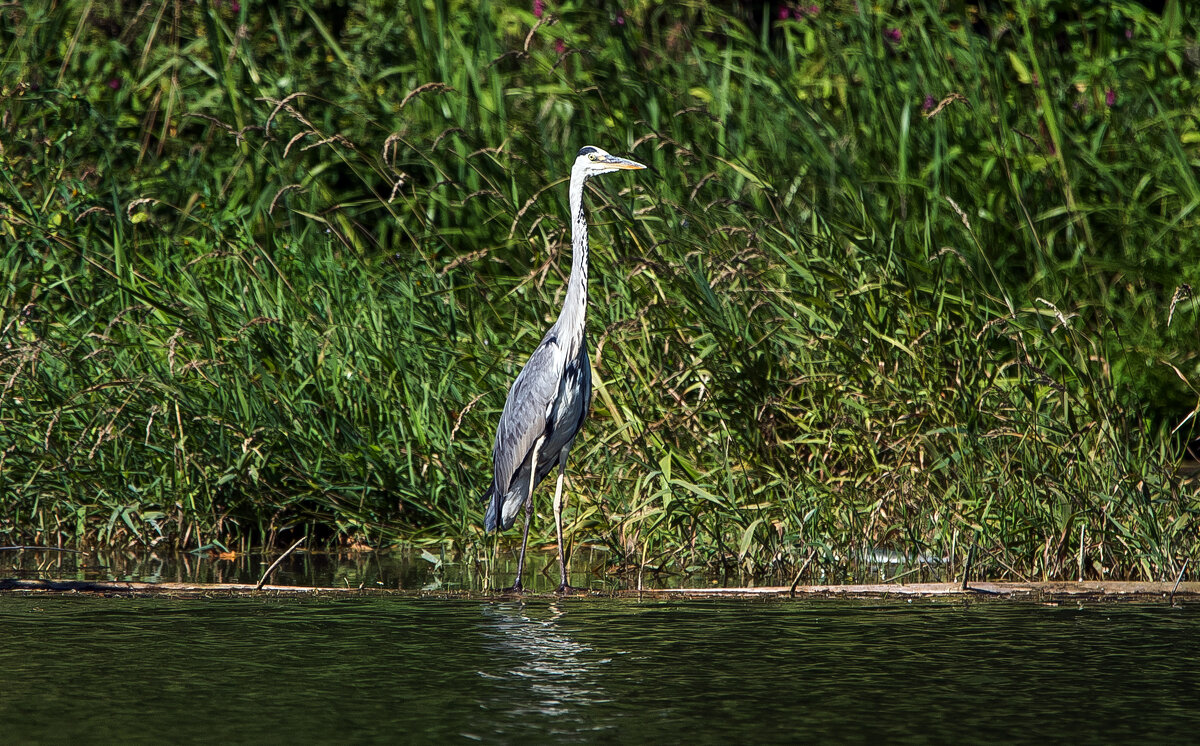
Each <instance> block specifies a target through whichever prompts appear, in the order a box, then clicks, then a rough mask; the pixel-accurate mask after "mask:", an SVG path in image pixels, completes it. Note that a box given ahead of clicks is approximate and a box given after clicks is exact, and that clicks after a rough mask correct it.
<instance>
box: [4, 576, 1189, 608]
mask: <svg viewBox="0 0 1200 746" xmlns="http://www.w3.org/2000/svg"><path fill="white" fill-rule="evenodd" d="M0 594H2V595H6V596H29V595H42V596H87V595H92V596H100V597H110V598H115V597H140V598H145V597H162V598H218V597H219V598H240V597H245V598H264V597H266V598H275V597H321V596H328V597H339V598H345V597H352V596H366V597H384V596H399V597H407V598H422V597H428V598H447V599H450V598H459V599H469V600H489V599H495V600H502V599H510V600H511V599H515V598H525V599H548V598H557V596H556V594H553V593H525V594H524V595H522V596H517V595H515V594H510V593H504V592H487V591H455V590H438V591H424V590H405V589H395V588H392V589H386V588H378V587H375V588H370V587H352V586H347V587H341V588H338V587H314V586H294V585H263V586H261V587H258V586H255V585H254V584H240V583H140V582H122V581H111V580H37V579H23V578H8V579H0ZM569 598H572V599H589V598H594V599H630V600H638V599H642V600H673V599H677V600H712V599H780V600H788V599H821V598H826V599H838V598H840V599H859V600H872V599H874V600H913V599H927V600H935V601H964V600H1006V601H1023V602H1038V603H1062V602H1074V601H1079V602H1084V601H1086V602H1108V601H1138V602H1160V603H1180V602H1194V601H1200V582H1187V583H1178V584H1176V583H1173V582H1170V583H1150V582H1138V581H1082V582H997V583H990V582H978V583H968V584H965V585H964V584H963V583H909V584H905V585H900V584H892V583H879V584H865V585H798V586H796V587H795V588H794V589H793V588H791V587H789V586H763V587H758V588H754V587H747V588H715V587H714V588H669V589H652V590H641V591H639V590H636V589H628V590H625V589H622V590H593V591H581V592H578V593H575V594H572V595H571V596H569Z"/></svg>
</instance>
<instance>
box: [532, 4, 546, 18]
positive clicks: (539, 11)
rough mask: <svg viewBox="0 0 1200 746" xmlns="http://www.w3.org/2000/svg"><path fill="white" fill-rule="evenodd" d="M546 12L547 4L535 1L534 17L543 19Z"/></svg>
mask: <svg viewBox="0 0 1200 746" xmlns="http://www.w3.org/2000/svg"><path fill="white" fill-rule="evenodd" d="M545 12H546V3H544V2H542V0H533V17H534V18H541V17H542V15H544V14H545Z"/></svg>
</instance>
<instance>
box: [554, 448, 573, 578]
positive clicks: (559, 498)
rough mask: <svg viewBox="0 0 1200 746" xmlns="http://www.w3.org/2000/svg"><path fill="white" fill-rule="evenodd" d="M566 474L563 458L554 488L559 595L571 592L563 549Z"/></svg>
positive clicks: (565, 464)
mask: <svg viewBox="0 0 1200 746" xmlns="http://www.w3.org/2000/svg"><path fill="white" fill-rule="evenodd" d="M566 472H567V459H566V457H565V456H564V457H563V458H561V459H559V462H558V484H556V485H555V486H554V528H555V530H556V531H557V533H558V571H559V578H560V579H561V580H562V583H561V584H560V585H559V586H558V592H559V593H565V592H567V591H569V590H571V585H570V583H568V582H567V554H566V552H565V551H564V549H563V524H562V513H563V508H565V507H566V505H567V498H566V495H564V494H563V477H564V476H565V475H566Z"/></svg>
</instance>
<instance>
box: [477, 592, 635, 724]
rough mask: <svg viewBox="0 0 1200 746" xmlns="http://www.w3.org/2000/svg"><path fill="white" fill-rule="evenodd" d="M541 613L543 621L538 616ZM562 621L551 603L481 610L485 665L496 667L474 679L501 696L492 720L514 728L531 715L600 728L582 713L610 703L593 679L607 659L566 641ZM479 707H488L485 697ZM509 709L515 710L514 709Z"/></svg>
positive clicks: (558, 609)
mask: <svg viewBox="0 0 1200 746" xmlns="http://www.w3.org/2000/svg"><path fill="white" fill-rule="evenodd" d="M543 611H544V612H546V613H545V614H544V615H543V614H540V613H539V612H543ZM539 616H541V617H542V618H539ZM564 616H565V612H564V610H563V609H562V608H561V607H560V606H559V605H558V604H557V603H552V604H550V605H549V606H548V607H536V608H534V607H528V606H526V604H524V603H501V604H491V605H488V606H485V607H484V608H483V618H484V630H483V633H484V636H485V639H486V643H485V644H486V646H487V648H488V660H489V661H492V662H494V663H495V664H497V665H496V667H494V668H492V669H490V670H488V671H480V672H479V675H480V676H481V677H483V678H484V679H487V680H489V681H491V682H494V683H495V684H496V685H497V686H499V687H500V688H502V689H503V690H504V693H503V695H502V696H501V697H499V698H498V700H497V701H498V702H500V703H502V706H501V708H500V709H501V712H500V713H498V714H502V715H503V716H504V718H505V719H507V718H509V717H511V718H513V722H514V723H519V722H521V718H522V717H524V716H527V715H534V714H536V715H542V716H552V717H561V718H564V719H565V720H569V721H577V722H575V723H574V727H582V728H585V729H586V728H593V727H601V726H597V724H596V723H593V722H592V720H591V719H590V718H586V717H585V713H586V711H587V710H588V708H591V707H593V706H595V705H598V704H602V703H606V702H610V701H611V699H612V698H611V697H610V696H609V694H608V693H607V692H606V691H605V690H604V689H603V687H602V686H601V685H600V682H599V679H600V678H601V675H602V667H603V666H605V665H607V664H608V663H610V662H611V660H612V659H611V658H596V657H595V651H594V650H593V648H592V647H591V646H590V645H588V644H586V643H582V642H579V641H577V640H574V639H572V637H571V635H570V632H569V630H568V629H566V628H565V626H564V625H563V624H562V623H561V622H562V620H563V617H564ZM514 687H525V688H527V692H525V693H522V694H518V693H516V692H514V690H513V688H514ZM484 701H488V700H487V698H486V697H485V698H484ZM513 703H519V704H517V705H516V706H515V707H514V706H513ZM610 725H611V724H609V725H605V726H603V727H604V728H607V727H610Z"/></svg>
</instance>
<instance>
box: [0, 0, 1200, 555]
mask: <svg viewBox="0 0 1200 746" xmlns="http://www.w3.org/2000/svg"><path fill="white" fill-rule="evenodd" d="M1185 5H1187V4H1184V3H1178V2H1167V3H1165V4H1164V6H1163V7H1162V8H1161V9H1160V10H1156V11H1151V10H1147V9H1146V8H1145V7H1143V6H1141V5H1137V4H1131V3H1113V4H1102V5H1101V4H1092V3H1082V2H1067V1H1064V0H1036V1H1035V0H1028V1H1026V2H1015V3H1008V4H999V5H990V4H979V5H977V4H970V3H954V2H949V3H934V2H883V3H878V4H875V5H873V6H870V7H868V6H867V5H866V4H856V3H853V2H837V1H835V2H826V3H820V4H817V5H813V4H800V5H795V4H788V3H784V4H779V3H765V4H764V3H744V4H740V3H733V4H729V3H708V2H687V3H662V4H659V3H652V2H641V1H638V2H630V3H627V4H618V3H615V2H564V3H556V2H546V3H532V4H528V5H526V4H518V5H510V4H504V3H486V2H485V3H478V4H476V3H461V2H448V1H447V2H443V1H438V0H433V1H431V2H416V1H413V2H409V3H407V4H400V5H398V6H397V5H395V4H393V3H382V2H364V3H344V2H337V1H336V0H325V1H317V0H286V1H285V2H280V3H256V2H249V1H247V2H243V3H240V4H239V3H237V2H228V1H226V2H217V1H216V0H201V1H200V2H188V1H185V0H147V1H146V2H141V3H137V2H128V3H121V2H116V3H111V4H96V3H91V2H86V1H85V0H63V1H62V2H58V3H44V4H39V3H24V4H19V5H16V4H10V5H6V6H4V7H2V8H0V40H2V42H3V49H4V51H3V53H2V55H0V72H2V74H0V80H2V81H3V84H2V86H0V145H2V147H3V150H2V152H0V234H2V235H3V239H2V242H0V272H2V282H0V384H2V388H0V542H11V543H23V542H32V543H39V544H55V545H70V546H85V545H113V546H160V547H162V546H173V547H179V548H184V549H193V548H196V547H199V546H207V545H212V544H221V545H230V546H233V545H237V546H243V547H244V546H247V545H250V544H258V543H267V544H276V543H282V542H284V541H286V540H290V539H292V538H294V537H295V536H296V535H298V534H301V533H305V534H309V535H311V536H313V537H315V538H317V539H321V540H324V541H328V542H336V543H342V544H349V545H354V546H363V545H367V546H373V547H385V546H388V545H390V544H394V543H396V542H451V543H453V544H454V545H455V546H457V547H460V548H464V547H466V548H469V547H476V546H480V541H481V540H482V535H481V532H480V528H479V526H480V523H481V512H482V506H481V505H480V502H479V498H480V495H481V494H482V493H483V491H484V489H485V488H486V486H487V481H488V479H489V478H490V444H491V436H492V428H493V427H494V423H495V421H496V418H497V417H498V414H499V410H500V408H501V407H502V405H503V401H504V395H505V391H506V389H507V386H508V383H509V382H510V381H511V380H512V378H513V377H514V376H515V374H516V372H517V371H518V370H519V367H520V365H521V364H522V363H523V362H524V360H525V358H526V356H527V355H528V353H529V352H530V351H531V350H532V348H533V346H534V345H535V344H536V343H537V340H538V339H539V338H540V336H541V334H542V332H543V330H544V329H545V328H546V326H547V325H548V324H549V323H550V322H551V321H552V320H553V318H554V316H555V315H556V313H557V308H558V306H559V304H560V303H561V301H562V297H563V294H564V287H565V280H566V277H565V273H566V272H567V270H568V268H569V246H570V244H569V235H568V225H567V222H566V221H565V220H564V215H565V214H566V204H565V202H566V187H565V183H564V181H563V180H564V179H565V177H566V175H567V168H568V167H569V164H570V162H571V160H572V158H573V155H574V153H575V152H576V151H577V150H578V148H579V147H580V146H581V145H583V144H595V145H599V146H601V147H604V148H606V149H608V150H611V151H613V152H618V153H622V154H629V155H631V156H632V157H634V158H637V159H638V160H641V161H642V162H644V163H647V164H649V165H650V166H651V167H652V169H653V171H652V172H640V173H639V174H637V175H636V176H635V177H629V176H624V175H621V176H610V177H607V178H605V179H602V180H599V182H600V183H593V188H592V189H591V190H590V193H589V195H588V197H587V200H588V201H589V204H590V208H591V220H592V244H593V248H592V280H591V300H592V309H591V311H590V320H589V324H590V329H591V344H592V349H593V353H594V355H593V359H594V368H595V375H596V381H595V383H596V395H595V405H594V411H593V416H592V418H591V420H590V421H589V423H588V424H587V426H586V429H585V431H584V435H583V436H582V437H581V439H580V440H579V441H578V442H577V445H576V449H575V453H574V454H573V458H572V478H571V480H570V483H569V486H570V488H571V491H572V498H573V502H572V506H571V510H570V511H569V520H570V523H571V524H572V528H573V530H574V531H575V535H576V537H577V539H578V540H580V541H588V542H593V543H598V544H601V545H604V546H607V547H609V548H610V549H612V550H613V552H612V555H611V556H612V557H613V564H632V565H639V566H646V565H649V566H652V567H657V568H662V569H671V570H696V569H701V568H708V567H713V566H726V567H729V566H734V565H736V566H740V567H742V568H745V569H749V570H754V571H764V570H776V571H779V572H792V571H793V570H795V569H797V568H817V567H821V568H826V569H830V570H838V569H843V568H846V567H850V566H852V565H854V563H856V562H864V561H867V558H869V557H870V556H872V553H873V552H875V551H876V550H879V549H883V550H894V551H898V552H901V553H904V554H906V555H908V556H910V557H940V558H945V559H946V560H948V562H949V563H950V564H949V566H948V567H949V569H950V570H951V571H955V572H957V571H958V570H957V569H956V568H958V569H961V565H962V563H963V562H964V560H965V558H966V557H967V555H968V554H970V553H972V552H977V554H978V556H977V557H975V559H974V563H975V564H974V572H977V573H980V574H986V575H991V576H1014V577H1030V576H1041V577H1076V576H1080V577H1126V576H1128V577H1146V578H1162V577H1174V575H1175V574H1176V573H1177V572H1178V571H1179V569H1180V568H1181V566H1182V564H1181V563H1182V562H1183V561H1184V560H1185V559H1187V558H1195V557H1196V555H1197V546H1198V545H1197V525H1198V524H1197V518H1198V514H1200V491H1198V488H1197V484H1196V481H1195V479H1191V478H1189V477H1188V472H1187V470H1186V469H1181V468H1180V465H1181V464H1186V463H1188V461H1189V459H1194V457H1195V450H1194V448H1193V450H1192V451H1190V452H1189V450H1188V446H1189V442H1191V443H1192V445H1193V446H1194V445H1195V441H1194V440H1192V439H1194V438H1195V437H1196V432H1195V419H1194V415H1195V413H1196V411H1197V409H1198V408H1200V396H1198V395H1197V383H1198V382H1200V354H1198V352H1200V345H1198V344H1197V342H1198V332H1197V329H1198V327H1197V317H1198V312H1197V301H1196V299H1195V298H1194V297H1193V295H1192V294H1191V292H1190V291H1191V288H1193V287H1197V286H1200V285H1198V283H1200V262H1198V261H1197V260H1198V259H1200V252H1198V247H1197V238H1196V237H1197V219H1198V218H1197V214H1196V208H1197V207H1198V206H1200V185H1198V183H1197V165H1198V163H1200V160H1198V159H1200V123H1198V109H1197V72H1198V68H1200V47H1198V46H1197V25H1198V23H1197V21H1198V18H1197V15H1196V12H1195V10H1192V9H1188V8H1185ZM539 505H541V503H539ZM550 525H551V523H550V522H549V521H546V520H542V521H540V522H539V523H538V524H537V525H536V528H535V531H537V532H539V534H540V536H541V537H543V538H544V537H546V535H547V534H546V531H547V529H549V527H550Z"/></svg>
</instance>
